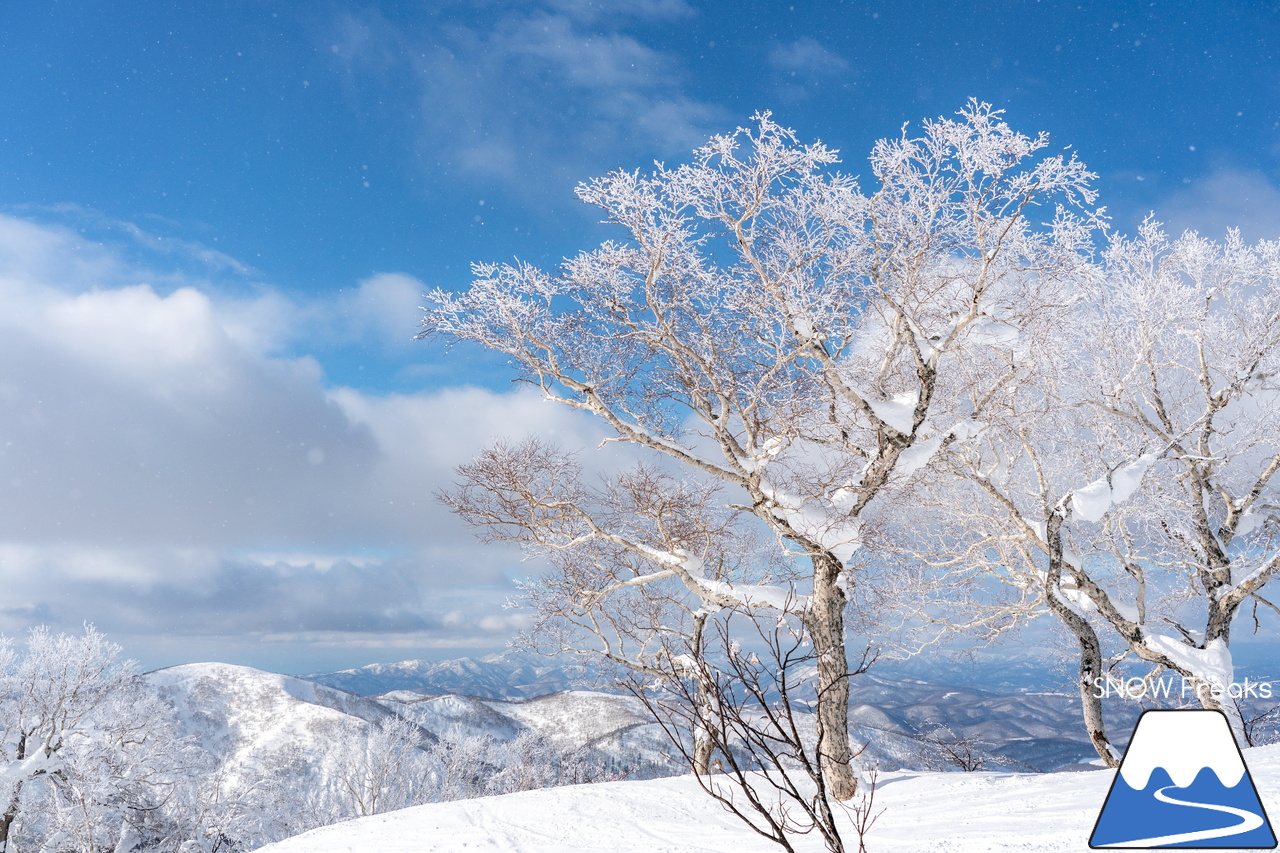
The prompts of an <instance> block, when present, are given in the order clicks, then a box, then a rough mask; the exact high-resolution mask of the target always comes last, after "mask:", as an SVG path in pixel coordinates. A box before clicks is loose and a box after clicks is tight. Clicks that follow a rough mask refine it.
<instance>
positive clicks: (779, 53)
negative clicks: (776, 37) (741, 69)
mask: <svg viewBox="0 0 1280 853" xmlns="http://www.w3.org/2000/svg"><path fill="white" fill-rule="evenodd" d="M769 64H770V65H771V66H773V67H774V68H775V69H777V70H779V71H785V72H790V73H794V74H796V75H805V76H828V75H836V74H841V73H844V72H846V71H848V70H849V63H848V61H846V60H845V59H844V58H843V57H841V56H840V55H839V54H836V53H834V52H832V51H831V50H828V49H827V48H825V47H823V46H822V44H821V43H820V42H818V40H817V39H815V38H813V37H812V36H802V37H801V38H798V39H796V40H795V41H793V42H791V43H789V44H777V45H774V46H773V48H772V49H771V50H770V51H769Z"/></svg>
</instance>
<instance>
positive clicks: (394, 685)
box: [298, 654, 596, 700]
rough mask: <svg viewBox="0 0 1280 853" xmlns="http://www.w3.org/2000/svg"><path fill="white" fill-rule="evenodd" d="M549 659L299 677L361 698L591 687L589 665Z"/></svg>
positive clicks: (414, 663) (410, 665) (506, 658)
mask: <svg viewBox="0 0 1280 853" xmlns="http://www.w3.org/2000/svg"><path fill="white" fill-rule="evenodd" d="M551 660H552V659H551V658H534V657H531V656H524V655H510V654H507V655H502V654H496V655H487V656H485V657H482V658H471V657H464V658H456V659H454V660H444V661H422V660H406V661H400V662H398V663H373V664H369V665H367V666H362V667H358V668H356V669H344V670H341V671H339V672H321V673H312V674H310V675H300V676H298V677H299V678H303V679H306V680H307V681H314V682H315V683H317V684H324V685H327V686H329V687H336V688H338V689H339V690H346V691H347V692H348V693H355V694H358V695H360V696H378V695H381V694H383V693H390V692H392V691H395V690H411V691H413V692H415V693H426V694H436V695H444V694H458V695H462V696H472V697H475V698H478V699H506V700H515V699H535V698H537V697H539V696H546V695H547V694H550V693H559V692H561V691H564V690H589V689H592V688H594V687H595V683H596V670H595V669H594V668H593V667H590V666H588V665H587V664H585V663H580V662H575V663H551Z"/></svg>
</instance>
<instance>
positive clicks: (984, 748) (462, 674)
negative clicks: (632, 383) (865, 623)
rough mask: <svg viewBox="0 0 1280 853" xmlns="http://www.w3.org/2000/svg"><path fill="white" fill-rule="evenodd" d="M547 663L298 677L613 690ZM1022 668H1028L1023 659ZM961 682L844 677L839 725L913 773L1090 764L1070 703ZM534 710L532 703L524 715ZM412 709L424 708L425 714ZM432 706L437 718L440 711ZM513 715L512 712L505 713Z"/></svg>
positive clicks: (416, 688) (337, 682)
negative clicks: (933, 743) (927, 758)
mask: <svg viewBox="0 0 1280 853" xmlns="http://www.w3.org/2000/svg"><path fill="white" fill-rule="evenodd" d="M1033 659H1039V658H1038V656H1037V657H1036V658H1033ZM553 661H554V659H549V658H535V657H531V656H523V655H511V654H507V655H489V656H486V657H483V658H470V657H467V658H459V659H456V660H446V661H401V662H398V663H392V664H370V665H368V666H363V667H359V668H357V669H351V670H344V671H341V672H331V673H318V674H312V675H307V676H300V677H301V678H306V679H308V680H311V681H315V682H316V683H318V684H324V685H328V686H330V687H335V688H338V689H340V690H346V691H349V692H352V693H358V694H362V695H365V696H368V697H372V698H377V699H379V700H382V701H390V702H393V703H403V704H404V705H416V704H417V703H420V702H422V700H424V699H427V698H430V697H444V696H452V697H455V698H454V699H451V700H450V701H451V702H454V703H457V702H458V701H460V697H470V698H471V699H477V700H481V701H483V702H485V703H489V702H495V701H496V702H513V703H530V702H533V700H538V699H540V698H542V697H547V696H549V695H550V694H556V693H570V692H577V691H594V692H597V693H607V692H613V693H618V692H620V691H619V690H618V689H617V688H615V687H612V685H610V684H607V683H602V679H601V677H600V671H599V669H598V668H596V667H594V666H592V665H590V664H589V663H583V662H573V663H566V664H558V665H557V664H555V663H553ZM1026 663H1027V665H1028V668H1030V661H1028V662H1026ZM1002 675H1003V676H1005V677H1006V678H1007V676H1008V673H1003V674H1002ZM962 678H963V676H962ZM964 680H966V681H968V682H969V684H968V686H964V687H959V686H954V685H952V684H947V683H939V681H938V680H922V679H919V678H913V677H911V676H910V675H908V674H905V673H903V672H901V671H899V670H895V669H892V668H890V667H877V668H876V670H875V671H873V672H872V673H868V674H866V675H862V676H859V677H858V678H855V679H853V680H852V682H851V683H850V709H849V710H850V714H849V718H850V720H849V721H850V724H851V726H853V728H854V730H855V731H854V733H855V736H856V737H857V738H858V739H859V741H860V742H864V741H865V742H869V743H870V744H871V747H870V749H869V754H874V755H875V757H876V758H877V759H878V760H879V761H881V762H882V763H884V764H885V765H886V766H892V767H895V768H896V767H898V766H904V767H915V766H919V764H920V761H921V748H922V744H924V743H927V739H928V738H930V737H938V736H942V737H946V738H952V739H957V740H965V741H967V742H969V743H970V744H971V745H972V746H973V748H974V749H975V750H976V753H975V754H977V755H980V756H985V757H986V760H987V762H988V763H987V764H986V766H988V767H991V768H996V767H1004V768H1006V769H1017V770H1023V771H1045V770H1053V769H1056V768H1058V767H1062V766H1064V765H1068V764H1072V763H1076V762H1081V761H1088V760H1091V759H1093V758H1095V757H1096V753H1095V752H1094V751H1093V748H1092V746H1091V745H1090V744H1089V743H1088V741H1087V740H1086V739H1085V736H1084V730H1083V727H1082V726H1081V723H1080V708H1079V699H1078V697H1076V696H1074V695H1071V694H1066V693H1052V692H1048V693H1043V692H1042V693H1027V692H1021V691H1015V690H1013V689H1010V688H1009V687H1005V688H1004V689H1000V688H999V687H997V688H996V689H995V690H991V689H982V688H981V687H978V686H976V685H974V684H973V683H972V680H971V679H964ZM577 695H579V696H583V695H585V694H582V693H577ZM799 695H800V694H797V696H799ZM809 698H812V697H809ZM472 704H474V703H472ZM536 705H537V703H536V702H535V703H534V704H531V705H528V706H527V707H530V708H532V707H535V706H536ZM420 707H422V708H423V709H424V710H425V708H426V707H427V706H426V705H421V706H420ZM439 707H440V708H441V709H442V710H443V709H445V708H447V707H450V706H449V705H447V704H445V705H440V706H439ZM489 707H491V708H493V707H494V706H489ZM520 707H521V706H520V705H515V706H512V709H519V708H520ZM497 710H500V711H501V713H503V714H504V715H507V716H510V715H511V713H512V712H511V710H508V709H506V708H502V709H497ZM1128 711H1129V709H1122V711H1121V715H1122V716H1128ZM465 716H466V717H467V719H468V721H469V722H468V724H467V725H468V726H470V725H475V724H476V721H478V719H479V717H478V716H476V715H475V714H474V713H473V712H468V713H467V714H466V715H465ZM517 716H518V715H517ZM1134 716H1136V714H1134ZM1117 721H1118V719H1117ZM428 728H431V726H428ZM1118 728H1121V727H1118ZM1116 734H1118V735H1120V737H1119V738H1118V743H1119V744H1120V745H1122V744H1123V742H1124V741H1125V740H1126V737H1125V736H1124V735H1126V734H1127V728H1126V729H1125V731H1124V733H1123V734H1122V733H1120V732H1119V731H1117V732H1116ZM646 751H648V750H646Z"/></svg>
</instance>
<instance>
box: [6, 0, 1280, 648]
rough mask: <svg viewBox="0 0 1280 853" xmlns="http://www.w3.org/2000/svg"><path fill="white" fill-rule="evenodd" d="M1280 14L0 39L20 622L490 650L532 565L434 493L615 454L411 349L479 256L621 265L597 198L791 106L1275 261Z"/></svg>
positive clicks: (500, 384)
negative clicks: (584, 256) (1010, 158)
mask: <svg viewBox="0 0 1280 853" xmlns="http://www.w3.org/2000/svg"><path fill="white" fill-rule="evenodd" d="M1278 46H1280V4H1277V3H1275V2H1249V3H1246V2H1217V3H1212V4H1209V3H1204V2H1181V3H1178V2H1161V3H1147V2H1143V3H1127V2H1107V3H1056V2H1041V3H1029V2H991V3H975V2H955V3H944V2H918V3H910V4H907V3H858V2H844V3H838V2H810V3H797V4H796V5H795V6H787V5H782V4H773V3H769V4H763V3H761V4H741V3H728V2H693V0H689V2H686V0H632V2H625V3H624V2H587V0H543V2H521V3H505V2H496V0H495V2H489V0H479V2H466V3H464V2H438V3H427V2H417V3H408V2H404V3H392V2H383V3H376V2H370V3H360V4H356V3H347V2H305V3H287V2H271V0H224V2H217V3H207V4H190V3H160V2H154V0H153V1H152V2H127V1H126V0H118V2H113V3H109V4H108V3H97V2H88V0H58V2H53V1H52V0H39V2H35V0H10V2H7V3H6V4H5V5H4V8H3V10H0V78H2V80H3V85H2V86H0V116H3V120H2V121H0V290H3V291H4V293H5V300H4V307H3V309H2V310H0V326H3V331H2V334H0V350H2V351H3V352H0V399H3V400H5V402H6V404H7V405H5V406H4V407H3V410H2V411H0V433H3V435H0V443H3V444H4V447H3V448H2V449H0V450H2V451H3V452H0V484H5V483H7V484H8V489H7V491H5V492H4V493H3V494H0V583H3V585H4V586H5V588H6V589H7V590H8V591H7V593H6V594H5V595H4V596H3V597H0V631H4V632H7V633H11V634H12V633H16V632H20V631H22V630H23V629H24V628H25V627H26V626H27V625H30V624H35V623H38V622H48V623H50V624H53V625H55V626H58V627H62V628H74V627H75V626H77V625H79V623H80V622H82V621H84V620H86V619H89V620H92V621H95V622H97V623H98V625H99V627H100V628H102V629H103V630H104V631H107V632H108V633H110V634H111V635H112V636H114V637H116V638H118V639H121V640H122V641H124V642H125V643H126V645H127V646H128V648H129V651H130V653H131V654H133V655H134V656H137V657H140V658H142V659H143V662H144V663H146V664H149V665H160V664H165V663H177V662H182V661H187V660H194V659H197V658H219V659H223V660H229V661H232V662H243V663H250V664H255V665H260V666H265V667H270V668H277V669H287V670H293V671H301V670H308V669H327V668H336V667H338V666H350V665H357V664H360V663H365V662H368V661H372V660H395V659H402V658H407V657H417V656H442V655H453V654H456V653H464V652H469V651H476V650H480V651H484V650H496V649H499V648H501V646H502V644H503V643H504V641H505V639H506V638H507V637H508V636H509V635H510V633H511V631H512V630H513V629H514V628H515V627H518V625H519V624H520V616H519V614H518V613H517V612H514V611H510V610H506V609H503V607H502V602H503V600H504V599H505V598H506V597H507V596H508V595H509V594H510V593H511V591H512V589H511V580H512V578H514V577H516V576H519V575H520V574H521V573H522V572H524V571H525V570H526V569H527V567H525V566H522V564H521V563H520V562H519V560H518V555H515V554H513V553H511V552H509V551H502V550H501V549H483V548H481V547H480V546H478V545H476V544H474V543H473V542H472V540H471V538H470V535H469V534H468V533H467V532H466V531H465V530H463V529H462V528H461V527H460V526H459V525H458V524H457V523H456V522H455V521H454V520H453V519H452V518H451V517H450V516H448V514H447V513H445V512H443V511H442V510H441V509H440V508H439V507H438V506H436V505H435V504H434V502H433V501H432V499H431V492H432V490H433V488H435V487H437V486H438V484H440V483H441V482H443V481H445V480H446V479H447V477H448V475H449V471H450V470H451V468H452V467H453V465H455V464H457V463H458V462H459V461H462V460H464V459H466V458H468V456H469V455H470V454H472V453H474V452H475V450H477V449H478V448H479V447H480V446H481V445H482V444H483V443H484V442H485V441H486V440H487V439H488V437H490V436H491V435H493V434H495V432H501V431H503V430H505V431H507V432H509V433H512V434H515V433H521V432H524V431H527V430H530V429H542V430H548V431H549V430H556V431H558V432H559V433H560V434H561V435H562V436H564V435H569V436H573V437H576V439H579V440H582V441H588V440H591V439H592V438H593V437H595V436H597V433H596V432H595V429H596V428H595V427H594V426H593V425H591V424H589V423H584V422H582V421H580V420H576V419H574V418H572V417H570V416H569V415H567V414H565V413H560V412H552V411H548V410H547V407H546V406H544V405H543V404H541V403H539V402H538V401H535V400H532V399H531V398H528V397H524V396H521V395H519V394H514V393H513V392H511V391H510V385H509V381H508V380H509V378H510V377H509V374H508V373H507V371H506V367H505V365H504V364H503V363H502V362H501V361H500V360H498V359H495V358H492V357H489V356H486V355H484V354H482V353H478V352H475V351H471V350H466V349H457V350H454V351H452V352H445V351H443V350H442V349H440V348H439V347H437V346H433V345H431V344H426V343H420V342H419V343H415V342H413V341H412V340H411V338H412V336H413V334H414V332H415V330H416V326H417V322H418V316H417V313H418V312H417V306H418V305H420V304H421V302H422V300H421V298H420V296H421V293H422V292H423V291H424V290H425V289H427V288H430V287H436V286H439V287H445V288H460V287H464V286H465V285H466V284H467V282H468V268H469V265H470V263H471V262H473V261H483V260H505V259H509V258H511V257H513V256H519V257H521V258H524V259H527V260H531V261H534V262H536V263H540V264H547V265H554V264H555V263H556V261H557V260H558V259H559V258H561V257H563V256H565V255H569V254H572V253H574V252H576V251H577V250H578V249H581V248H586V247H589V246H590V245H592V244H594V243H595V242H598V241H599V240H600V239H602V238H603V237H605V236H607V235H606V232H605V231H604V230H603V228H602V226H600V225H598V224H597V223H596V222H595V218H596V217H594V216H593V214H592V212H591V210H589V209H587V208H585V207H584V206H582V205H581V204H579V203H578V202H577V201H576V200H575V198H574V196H573V187H574V185H575V184H576V183H577V182H578V181H581V180H584V179H588V178H590V177H593V176H595V175H598V174H601V173H603V172H605V171H607V170H610V169H613V168H618V167H623V168H643V167H645V166H647V165H649V164H651V163H652V162H653V161H654V160H663V161H665V162H668V163H674V162H677V161H679V160H681V159H683V158H685V157H686V156H687V155H688V152H689V151H690V150H691V149H692V148H693V147H694V146H696V145H697V144H699V143H700V142H701V141H703V140H704V139H705V138H706V137H707V136H708V135H710V134H712V133H718V132H726V131H729V130H732V129H733V128H734V127H735V126H737V125H739V124H743V123H745V122H746V121H747V120H748V119H749V117H750V115H751V114H752V113H753V112H755V111H757V110H761V109H770V110H772V111H773V112H774V114H775V116H776V117H777V118H778V119H779V120H780V121H781V122H782V123H784V124H786V125H789V126H791V127H794V128H795V129H796V130H797V131H798V132H799V134H800V135H801V137H802V138H805V139H815V138H817V139H822V140H823V141H824V142H826V143H827V144H829V145H831V146H833V147H836V148H839V149H840V150H841V151H842V152H843V156H844V166H843V168H844V169H845V170H847V171H849V172H852V173H855V174H857V173H862V172H864V171H865V162H866V161H865V158H866V154H867V152H869V150H870V147H871V145H872V143H873V142H874V141H875V140H876V139H877V138H880V137H883V136H891V135H895V134H897V133H898V132H899V130H900V128H901V126H902V125H903V123H904V122H913V123H914V122H918V121H919V120H920V119H922V118H926V117H935V116H939V115H944V114H950V113H953V112H955V111H956V110H957V109H959V108H960V107H961V106H962V105H963V104H964V103H965V101H966V100H967V99H968V98H970V97H977V98H979V99H982V100H986V101H989V102H991V103H993V104H995V105H996V106H997V107H1000V108H1003V109H1005V110H1006V111H1007V119H1008V121H1009V122H1010V123H1011V124H1012V125H1013V126H1014V127H1015V128H1017V129H1019V130H1021V131H1023V132H1026V133H1034V132H1037V131H1040V130H1045V131H1048V132H1049V133H1050V134H1052V137H1053V141H1054V145H1060V146H1067V145H1070V146H1072V147H1073V149H1074V150H1075V151H1076V152H1078V154H1079V156H1080V157H1081V158H1082V159H1083V160H1084V161H1085V162H1086V163H1088V164H1089V166H1090V167H1091V168H1092V169H1093V170H1094V171H1096V172H1097V173H1098V174H1099V179H1098V187H1099V189H1100V190H1101V193H1102V198H1101V201H1102V203H1103V204H1106V205H1107V206H1108V208H1109V210H1110V211H1111V213H1112V215H1113V217H1114V221H1115V224H1116V226H1117V227H1118V228H1120V229H1121V230H1132V229H1133V228H1134V226H1135V225H1136V223H1137V222H1138V221H1139V220H1140V218H1141V217H1142V216H1143V215H1144V214H1145V213H1146V212H1147V211H1149V210H1153V209H1154V210H1155V211H1156V212H1157V215H1158V216H1159V218H1161V219H1163V220H1164V221H1165V222H1167V223H1169V225H1170V226H1171V227H1172V228H1173V229H1174V230H1179V229H1182V228H1197V229H1200V230H1201V231H1203V232H1206V233H1210V234H1221V233H1222V231H1223V230H1224V229H1225V228H1226V227H1228V226H1238V227H1240V228H1242V230H1243V231H1244V234H1245V236H1246V237H1248V238H1250V239H1258V238H1262V237H1269V238H1275V237H1277V236H1280V47H1278Z"/></svg>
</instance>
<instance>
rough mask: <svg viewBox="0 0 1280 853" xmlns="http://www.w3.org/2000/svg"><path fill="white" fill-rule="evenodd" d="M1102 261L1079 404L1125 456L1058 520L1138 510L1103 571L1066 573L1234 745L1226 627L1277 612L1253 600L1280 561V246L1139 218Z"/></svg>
mask: <svg viewBox="0 0 1280 853" xmlns="http://www.w3.org/2000/svg"><path fill="white" fill-rule="evenodd" d="M1106 262H1107V268H1106V273H1107V274H1106V278H1105V281H1104V282H1103V283H1102V284H1101V285H1099V287H1098V288H1097V289H1096V291H1095V292H1094V293H1093V294H1092V295H1091V300H1090V301H1091V304H1092V305H1094V306H1096V307H1095V309H1094V315H1093V316H1094V320H1093V323H1092V324H1091V326H1090V327H1089V328H1088V329H1087V330H1086V334H1087V335H1088V336H1089V337H1090V338H1091V339H1093V340H1096V341H1099V342H1100V343H1101V345H1100V346H1098V347H1096V348H1095V351H1094V352H1095V361H1096V364H1097V370H1096V373H1095V375H1094V381H1095V386H1094V389H1093V397H1094V399H1093V400H1092V401H1091V403H1092V405H1094V406H1095V407H1097V408H1098V409H1099V410H1100V411H1101V412H1102V413H1103V415H1104V416H1105V418H1106V420H1107V421H1108V422H1109V423H1111V424H1112V425H1113V426H1112V427H1111V430H1110V435H1114V436H1117V437H1119V436H1121V435H1122V434H1124V433H1125V432H1126V431H1128V432H1129V433H1131V434H1132V436H1131V437H1130V438H1129V439H1128V442H1127V443H1128V444H1129V445H1130V446H1135V445H1136V447H1135V450H1136V451H1138V452H1133V451H1130V452H1129V453H1128V454H1126V455H1127V456H1128V458H1126V459H1115V460H1114V461H1113V464H1112V465H1110V466H1108V471H1107V476H1106V478H1105V479H1104V480H1099V481H1097V482H1094V483H1092V484H1089V485H1088V486H1087V487H1085V488H1083V489H1077V490H1076V491H1074V492H1073V493H1072V496H1071V499H1070V502H1069V503H1064V505H1063V506H1062V508H1061V510H1060V512H1061V514H1062V515H1063V516H1064V518H1065V519H1072V518H1083V519H1084V520H1085V521H1086V522H1096V521H1098V520H1099V518H1100V517H1101V515H1102V514H1103V513H1104V512H1106V511H1107V510H1108V509H1109V508H1110V507H1111V506H1114V505H1115V504H1117V503H1119V502H1120V500H1122V499H1123V497H1124V495H1125V494H1127V493H1128V492H1129V491H1130V490H1136V491H1138V495H1137V497H1138V498H1139V500H1138V501H1137V502H1135V504H1134V505H1133V506H1132V507H1129V506H1128V505H1127V504H1126V505H1125V506H1123V507H1122V511H1121V512H1119V513H1115V514H1114V516H1115V523H1114V524H1111V525H1109V526H1106V527H1105V528H1104V531H1103V533H1104V538H1103V540H1102V541H1103V546H1102V547H1103V548H1104V549H1105V551H1106V553H1107V554H1108V555H1109V556H1110V558H1111V560H1110V562H1109V563H1107V565H1108V566H1109V567H1110V568H1112V569H1113V574H1112V575H1111V576H1109V577H1108V576H1098V575H1096V574H1095V573H1093V572H1089V571H1085V570H1083V569H1081V568H1076V567H1072V566H1071V565H1067V566H1066V572H1067V573H1068V575H1069V576H1070V577H1071V578H1072V580H1073V581H1074V583H1075V584H1076V585H1077V586H1078V587H1079V589H1080V591H1081V593H1082V594H1084V595H1085V596H1087V598H1088V603H1089V605H1090V606H1091V607H1092V608H1096V611H1097V613H1098V616H1099V618H1100V620H1101V621H1102V622H1103V624H1104V625H1105V626H1106V627H1107V628H1108V630H1109V631H1110V632H1111V633H1112V634H1113V635H1114V636H1115V637H1117V638H1118V639H1119V640H1120V641H1122V642H1123V644H1124V646H1125V648H1126V650H1127V651H1128V652H1129V653H1130V654H1132V655H1133V656H1135V657H1137V658H1138V659H1140V660H1142V661H1146V662H1148V663H1151V664H1155V665H1156V666H1158V667H1160V668H1162V669H1165V670H1168V671H1171V672H1174V673H1177V674H1179V675H1182V676H1183V677H1186V678H1188V679H1189V680H1190V681H1191V682H1192V683H1193V684H1194V685H1195V687H1196V693H1197V696H1198V698H1199V700H1200V701H1201V703H1202V704H1203V705H1204V706H1205V707H1206V708H1221V709H1222V710H1224V711H1226V712H1227V714H1228V717H1230V718H1231V719H1232V722H1233V725H1234V727H1235V728H1236V730H1237V736H1238V737H1239V736H1242V734H1243V732H1242V730H1241V723H1240V719H1239V713H1238V709H1237V708H1236V706H1235V703H1234V702H1233V701H1231V698H1230V697H1229V696H1228V695H1227V693H1226V691H1228V690H1229V689H1230V685H1231V683H1232V681H1233V678H1234V667H1233V665H1232V662H1231V653H1230V647H1229V646H1230V640H1231V627H1232V623H1233V622H1234V620H1235V618H1236V616H1237V615H1238V614H1239V613H1240V611H1241V609H1242V608H1243V607H1245V606H1246V605H1252V607H1253V611H1254V614H1255V619H1256V612H1257V607H1258V605H1259V604H1261V605H1263V606H1264V607H1266V608H1269V609H1271V610H1273V611H1274V610H1276V607H1275V605H1274V604H1272V603H1271V602H1270V601H1268V600H1267V599H1266V598H1264V597H1263V595H1262V592H1263V588H1264V587H1265V585H1266V584H1267V582H1268V581H1269V580H1270V579H1271V578H1272V577H1273V576H1274V575H1275V572H1276V569H1277V567H1280V541H1277V534H1278V533H1280V479H1277V477H1276V472H1277V471H1280V444H1278V442H1277V435H1280V242H1277V241H1263V242H1260V243H1258V244H1257V245H1253V246H1249V245H1246V244H1245V243H1244V242H1243V241H1242V240H1241V239H1240V236H1239V234H1238V233H1237V232H1231V233H1230V234H1228V236H1227V239H1226V241H1225V242H1224V243H1218V242H1215V241H1211V240H1207V239H1205V238H1202V237H1200V236H1198V235H1196V234H1195V233H1187V234H1184V235H1183V236H1182V237H1180V238H1178V239H1176V240H1169V239H1168V238H1166V237H1165V235H1164V234H1163V233H1162V232H1161V230H1160V228H1159V226H1158V224H1157V223H1155V222H1152V221H1148V222H1147V223H1145V224H1144V226H1143V227H1142V229H1141V231H1140V233H1139V235H1138V236H1137V237H1136V238H1134V239H1116V240H1114V241H1113V243H1112V245H1111V247H1110V249H1109V251H1108V254H1107V257H1106ZM1117 443H1119V441H1117ZM1139 480H1140V481H1141V485H1140V489H1139V485H1138V481H1139ZM1162 594H1163V596H1164V598H1165V600H1161V599H1158V598H1157V597H1156V596H1157V595H1162ZM1169 594H1173V596H1172V597H1173V600H1172V601H1170V600H1168V598H1169ZM1165 625H1168V626H1171V627H1172V628H1173V630H1174V631H1175V632H1176V633H1175V634H1173V635H1169V634H1167V633H1163V632H1164V631H1167V630H1168V629H1167V628H1165V627H1163V626H1165Z"/></svg>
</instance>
